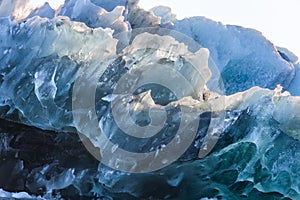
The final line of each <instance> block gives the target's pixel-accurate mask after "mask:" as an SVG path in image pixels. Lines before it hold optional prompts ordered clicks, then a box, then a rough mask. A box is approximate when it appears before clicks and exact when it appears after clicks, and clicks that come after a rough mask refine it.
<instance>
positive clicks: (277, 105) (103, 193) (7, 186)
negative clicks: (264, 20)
mask: <svg viewBox="0 0 300 200" xmlns="http://www.w3.org/2000/svg"><path fill="white" fill-rule="evenodd" d="M162 30H163V31H162ZM187 38H189V39H187ZM149 41H150V42H149ZM195 42H196V43H197V44H195ZM145 47H147V48H146V49H145ZM149 65H150V66H151V68H150V69H151V70H149ZM195 66H196V67H195ZM164 67H165V68H164ZM103 69H105V70H103ZM102 70H103V71H102ZM172 70H177V71H179V72H180V73H181V75H182V76H176V74H175V73H173V74H172V73H171V72H172ZM100 73H101V74H102V75H101V76H99V77H96V76H95V75H97V74H100ZM168 73H170V74H171V75H172V78H174V80H175V81H174V82H172V83H171V84H170V83H168V80H169V79H168V78H166V76H167V75H165V74H168ZM299 73H300V65H299V62H298V58H297V56H295V55H294V54H293V53H291V52H289V51H288V50H287V49H285V48H281V47H276V46H274V45H273V44H272V43H271V42H270V41H268V40H267V39H266V38H265V37H264V36H263V35H262V34H261V33H260V32H258V31H256V30H253V29H247V28H244V27H239V26H233V25H223V24H222V23H219V22H214V21H212V20H209V19H206V18H205V17H192V18H186V19H183V20H177V19H176V17H175V15H174V14H173V13H172V12H171V9H170V8H167V7H162V6H159V7H155V8H153V9H151V10H150V11H146V10H144V9H142V8H140V7H139V6H138V1H135V0H131V1H125V0H116V1H108V0H66V2H65V4H64V5H62V6H61V7H60V8H58V9H57V10H54V9H53V8H51V7H50V6H49V4H48V3H46V4H44V5H41V6H40V7H37V8H34V7H32V6H30V4H29V1H13V0H12V1H0V118H1V120H0V124H1V125H0V153H1V154H0V155H1V157H0V174H1V176H0V188H1V189H0V197H4V198H19V199H22V198H33V199H36V198H45V199H49V198H71V199H72V198H73V199H76V198H78V197H79V196H81V197H83V198H100V199H105V198H107V199H120V198H123V199H174V198H176V199H216V198H217V199H218V198H223V199H241V198H249V199H299V198H300V189H299V180H300V179H299V178H300V177H299V176H300V174H299V168H300V163H299V159H298V157H299V155H298V153H297V152H299V149H300V145H299V140H300V126H299V124H300V123H299V120H300V114H299V113H300V112H299V110H300V107H299V105H300V97H298V96H296V95H299V94H300V85H299V84H300V82H299V81H300V78H299ZM162 74H163V75H165V76H162ZM150 76H152V77H154V78H157V79H155V80H157V81H161V83H168V84H170V85H173V86H174V88H173V89H174V91H176V92H174V91H170V88H169V89H168V88H164V87H160V86H157V85H154V86H153V85H151V84H148V85H146V86H143V87H140V88H134V86H135V85H133V86H132V85H131V84H130V80H134V81H135V82H136V83H135V84H137V85H139V84H142V83H144V82H143V80H145V79H146V80H148V79H147V78H149V77H150ZM124 77H125V79H124ZM132 77H139V78H137V79H132ZM152 77H150V78H152ZM160 77H164V79H160ZM126 78H128V79H126ZM169 78H171V76H170V77H169ZM181 78H184V79H185V80H189V85H184V84H181V83H182V82H181V81H180V80H181ZM78 79H80V80H81V84H79V85H77V82H76V81H77V80H78ZM126 80H129V81H128V82H126ZM120 81H121V83H125V84H119V82H120ZM122 81H123V82H122ZM163 81H165V82H163ZM90 82H95V83H96V84H95V88H94V89H95V91H96V94H94V96H93V95H90V93H89V90H87V89H86V85H88V86H89V85H90ZM78 86H79V87H78ZM118 89H119V90H118ZM171 89H172V88H171ZM176 89H177V90H176ZM124 90H125V91H135V90H136V91H135V93H133V94H128V93H125V94H124V93H121V92H118V91H124ZM77 93H79V94H84V95H83V96H84V97H91V98H90V99H91V100H90V101H91V102H92V103H94V104H95V107H96V108H91V106H90V104H88V103H89V102H85V101H86V99H89V98H83V99H81V98H80V97H79V96H76V94H77ZM74 99H75V101H74ZM74 102H77V103H78V104H79V105H80V106H82V107H76V105H74V104H75V103H74ZM124 102H125V103H124ZM126 102H129V103H127V104H126ZM85 105H87V106H85ZM124 105H125V107H126V106H127V107H129V108H133V109H132V112H131V113H130V116H128V115H122V114H124V113H122V111H123V110H124ZM113 108H115V110H113ZM93 109H97V112H96V113H93V112H92V110H93ZM163 111H164V113H165V114H166V115H165V116H164V115H159V114H161V113H162V112H163ZM182 111H188V112H189V113H192V114H191V115H189V117H188V118H186V119H185V120H186V121H189V122H190V123H191V124H197V126H195V127H196V128H197V129H196V130H195V135H192V134H190V131H191V130H190V126H189V125H190V124H185V126H184V127H183V130H184V131H185V134H183V135H180V136H179V137H176V138H175V139H176V141H177V144H180V143H182V141H184V140H186V139H190V140H191V145H190V146H189V147H187V148H186V149H179V150H178V151H183V154H182V155H181V156H180V157H179V158H178V159H176V161H175V162H172V164H171V165H168V166H166V167H164V168H161V169H158V170H154V171H150V170H149V171H147V172H148V173H130V170H128V171H129V172H128V171H127V172H124V171H122V170H117V169H118V167H120V166H119V163H118V162H115V160H113V159H112V158H111V161H113V164H112V165H113V167H108V166H105V165H104V164H102V163H99V161H98V160H96V159H95V158H94V157H96V158H98V157H99V158H100V159H104V158H105V159H108V160H109V159H110V158H107V157H105V156H104V157H102V156H103V155H105V153H106V152H103V151H102V150H101V145H99V144H101V143H99V140H100V141H101V137H97V136H95V135H94V134H95V133H94V132H92V131H87V132H86V131H85V130H93V128H92V127H91V126H90V124H89V123H87V121H93V120H96V121H97V123H98V125H99V127H100V128H101V130H102V131H103V132H104V134H106V136H107V137H108V138H109V139H110V140H111V141H112V142H114V143H115V145H114V146H111V147H110V146H109V145H108V144H109V143H108V142H105V145H108V146H109V148H108V150H107V151H109V152H112V153H116V152H118V150H119V149H125V150H127V151H128V152H136V151H137V152H143V153H151V152H157V154H158V155H156V156H160V155H159V154H160V151H161V149H164V148H165V146H166V144H168V143H170V141H172V140H173V138H174V137H175V136H174V135H175V133H176V132H177V131H178V130H180V123H181V122H182V121H181V120H182V118H183V117H184V115H182V114H181V113H182ZM74 113H75V114H77V115H79V116H83V115H85V117H84V119H89V120H87V121H85V120H77V121H76V119H74ZM149 113H150V114H149ZM127 114H128V113H127ZM153 116H155V117H153ZM117 117H119V119H121V120H120V121H119V122H118V121H116V118H117ZM151 117H152V118H151ZM130 118H131V119H130ZM164 119H165V123H164V126H163V127H160V126H159V125H160V122H161V121H164ZM130 120H131V121H130ZM132 121H133V122H135V123H137V124H138V125H139V128H140V129H138V128H137V127H138V126H136V129H137V130H143V129H142V128H141V127H143V126H146V125H149V124H150V126H151V128H152V129H155V130H156V129H157V130H160V131H159V134H158V135H157V136H156V137H150V138H149V137H146V136H148V135H149V132H147V131H145V132H143V131H137V133H134V132H131V131H132V129H130V125H132V124H131V123H132ZM120 122H121V123H120ZM122 122H123V123H122ZM17 123H18V124H17ZM27 125H29V126H27ZM78 125H80V127H81V129H82V130H78ZM128 127H129V128H128ZM77 131H79V132H81V133H82V135H81V134H79V136H80V139H79V137H78V135H77V134H76V133H77ZM126 131H129V134H128V133H127V134H126ZM216 137H217V138H218V139H217V140H216V139H215V138H216ZM86 141H88V142H89V143H90V144H91V145H90V146H91V147H92V149H88V150H89V152H87V150H86V149H85V148H84V147H83V143H86ZM213 142H216V145H212V148H211V149H209V147H210V146H211V145H210V144H211V143H213ZM92 151H93V152H94V153H95V154H93V153H92V154H93V155H94V157H92V155H90V154H89V153H91V152H92ZM147 155H149V154H147ZM172 155H173V154H172ZM172 155H171V156H172ZM171 156H170V157H167V158H165V160H162V162H165V163H167V162H168V161H169V160H168V159H172V158H171ZM128 158H130V157H128ZM145 158H147V156H145ZM132 162H133V170H132V171H134V168H135V166H136V165H137V163H135V161H132Z"/></svg>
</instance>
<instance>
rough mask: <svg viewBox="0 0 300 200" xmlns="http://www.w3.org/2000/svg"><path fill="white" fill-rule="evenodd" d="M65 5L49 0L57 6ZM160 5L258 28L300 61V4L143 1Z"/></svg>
mask: <svg viewBox="0 0 300 200" xmlns="http://www.w3.org/2000/svg"><path fill="white" fill-rule="evenodd" d="M32 1H34V2H39V3H40V2H43V0H32ZM62 1H63V0H49V2H50V4H51V5H54V6H57V5H59V4H60V2H62ZM112 1H114V0H112ZM157 5H166V6H169V7H171V8H172V11H173V13H174V14H176V15H177V18H179V19H182V18H184V17H191V16H205V17H207V18H210V19H213V20H215V21H220V22H222V23H223V24H233V25H240V26H244V27H248V28H254V29H256V30H258V31H260V32H262V33H263V35H264V36H265V37H267V38H268V39H269V40H270V41H271V42H273V43H274V44H275V45H277V46H282V47H286V48H288V49H289V50H291V51H292V52H294V53H295V54H296V55H297V56H299V57H300V1H299V0H286V1H282V0H140V6H141V7H143V8H145V9H150V8H152V7H154V6H157Z"/></svg>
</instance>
